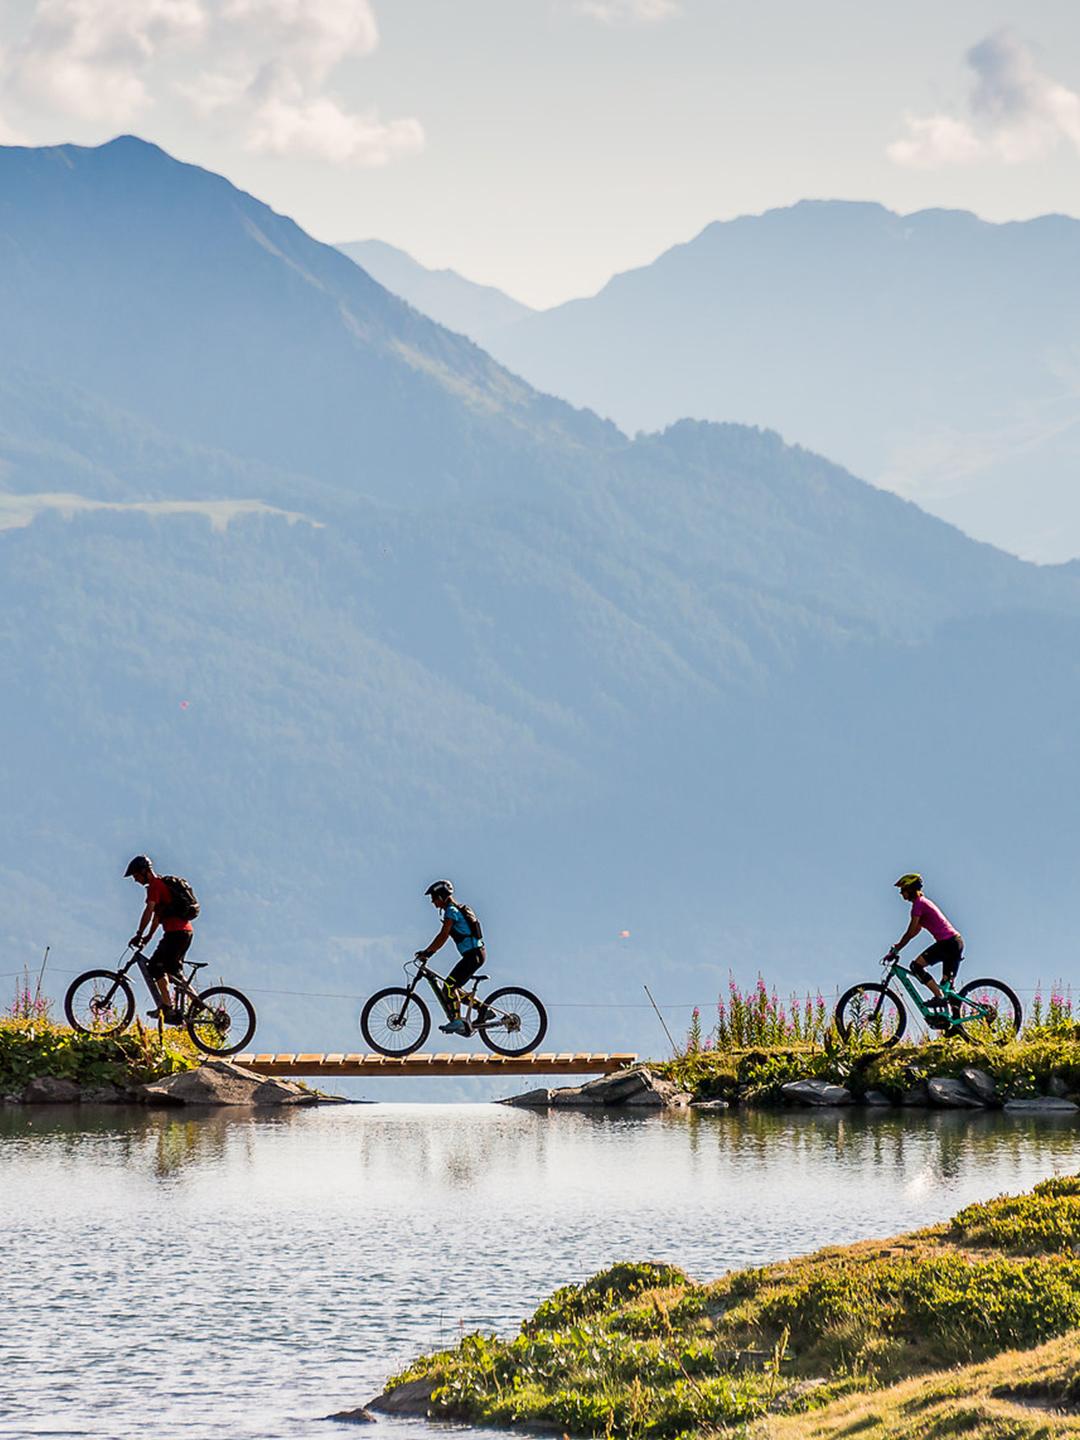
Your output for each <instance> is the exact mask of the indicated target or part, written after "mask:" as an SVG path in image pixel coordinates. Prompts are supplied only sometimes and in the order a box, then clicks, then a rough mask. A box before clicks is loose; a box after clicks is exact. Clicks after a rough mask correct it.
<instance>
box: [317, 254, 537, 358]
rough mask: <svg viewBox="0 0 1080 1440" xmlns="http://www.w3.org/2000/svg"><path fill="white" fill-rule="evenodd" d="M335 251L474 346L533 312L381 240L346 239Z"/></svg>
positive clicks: (492, 288) (498, 293)
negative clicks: (433, 266) (473, 342)
mask: <svg viewBox="0 0 1080 1440" xmlns="http://www.w3.org/2000/svg"><path fill="white" fill-rule="evenodd" d="M337 248H338V249H339V250H340V251H341V252H342V254H343V255H347V256H348V257H349V259H350V260H353V261H355V263H356V264H357V265H359V266H360V267H361V268H362V269H364V270H366V271H367V272H368V274H369V275H371V276H372V278H373V279H375V280H377V281H378V282H379V284H380V285H384V286H385V287H386V289H387V290H389V291H390V292H391V293H392V294H394V295H397V296H399V297H400V298H401V299H402V300H405V301H407V302H408V303H409V304H410V305H412V306H413V307H414V308H415V309H417V310H419V311H420V312H421V313H422V314H424V315H428V316H430V317H431V319H432V320H437V321H438V322H439V324H440V325H445V326H446V328H447V329H448V330H454V331H456V332H457V333H458V334H461V335H467V336H468V337H469V339H470V340H474V341H475V342H476V344H478V345H484V346H487V344H488V343H489V342H490V340H491V338H492V337H493V336H494V335H495V334H497V333H498V332H499V331H500V330H505V329H507V328H508V327H509V326H511V325H513V324H515V323H516V322H517V321H519V320H521V319H524V318H525V317H526V316H528V315H532V314H535V313H536V312H535V311H533V310H531V309H530V308H529V306H528V305H524V304H522V302H521V301H520V300H515V299H514V298H513V297H512V296H510V295H507V294H505V293H504V292H503V291H502V290H498V289H496V287H495V286H494V285H481V284H478V283H477V282H476V281H475V280H467V279H466V278H465V276H464V275H459V274H458V272H457V271H456V270H450V269H441V270H432V269H429V268H428V266H426V265H422V264H421V263H420V261H419V260H414V259H413V257H412V256H411V255H410V254H409V253H408V252H407V251H405V250H400V249H399V248H398V247H397V246H396V245H389V244H387V242H386V241H385V240H350V241H345V242H343V243H342V244H340V245H339V246H338V247H337Z"/></svg>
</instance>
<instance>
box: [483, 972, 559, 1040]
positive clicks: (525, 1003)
mask: <svg viewBox="0 0 1080 1440" xmlns="http://www.w3.org/2000/svg"><path fill="white" fill-rule="evenodd" d="M479 1006H480V1008H479V1013H478V1016H477V1019H476V1021H475V1025H476V1030H477V1033H478V1034H479V1036H480V1039H481V1040H483V1042H484V1044H485V1045H486V1046H487V1048H488V1049H489V1050H494V1052H495V1054H496V1055H527V1054H528V1053H529V1051H530V1050H535V1049H536V1047H537V1046H538V1045H539V1044H540V1042H541V1040H543V1038H544V1036H545V1035H546V1034H547V1025H548V1021H547V1011H546V1010H545V1009H544V1007H543V1005H542V1004H541V1003H540V1001H539V1000H538V999H537V998H536V996H535V995H534V994H533V993H532V991H531V990H522V989H520V988H519V987H518V986H516V985H508V986H506V987H505V988H504V989H502V990H493V991H492V993H491V994H490V995H489V996H488V997H487V999H486V1000H481V1001H480V1002H479Z"/></svg>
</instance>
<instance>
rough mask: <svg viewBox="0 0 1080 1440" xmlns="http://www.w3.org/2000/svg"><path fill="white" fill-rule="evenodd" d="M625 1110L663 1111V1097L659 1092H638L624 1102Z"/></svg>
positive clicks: (651, 1090) (649, 1090)
mask: <svg viewBox="0 0 1080 1440" xmlns="http://www.w3.org/2000/svg"><path fill="white" fill-rule="evenodd" d="M625 1103H626V1108H627V1109H634V1110H663V1109H664V1108H665V1101H664V1097H663V1096H662V1095H661V1094H660V1092H659V1090H653V1089H651V1088H650V1089H648V1090H639V1091H638V1093H637V1094H636V1095H631V1096H630V1098H629V1099H628V1100H627V1101H626V1102H625Z"/></svg>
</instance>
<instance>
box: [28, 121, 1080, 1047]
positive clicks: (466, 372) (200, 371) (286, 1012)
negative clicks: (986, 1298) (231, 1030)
mask: <svg viewBox="0 0 1080 1440" xmlns="http://www.w3.org/2000/svg"><path fill="white" fill-rule="evenodd" d="M16 197H17V198H16ZM76 237H77V238H76ZM0 249H2V250H3V252H4V253H5V254H6V255H7V256H8V257H9V258H10V259H11V261H12V263H11V264H8V265H5V266H3V267H0V315H3V317H4V322H3V323H4V326H5V330H6V333H7V335H8V336H9V337H10V336H17V337H18V343H17V344H6V345H4V346H3V347H0V355H2V356H3V360H2V361H0V527H5V528H0V675H2V676H3V677H4V694H3V699H4V703H3V705H0V786H2V793H3V795H4V797H5V818H6V821H7V823H6V825H5V828H4V832H3V838H2V840H0V889H2V892H3V895H4V906H3V910H2V911H0V956H2V957H3V958H4V959H8V958H10V961H11V964H10V965H0V971H2V970H6V969H9V968H10V969H13V968H15V966H16V965H17V964H20V963H22V962H23V960H24V959H28V960H30V961H33V959H34V958H35V957H36V955H37V953H38V947H39V945H44V943H46V942H47V941H50V942H52V944H53V945H54V951H53V958H52V961H51V964H52V965H53V966H54V967H55V970H56V973H57V978H58V980H62V979H63V972H64V971H66V970H74V969H77V968H81V966H83V965H84V964H86V963H90V962H99V961H101V960H104V959H109V958H112V956H113V955H114V954H117V953H119V951H120V950H121V948H122V944H123V940H124V939H125V938H126V937H127V935H128V934H129V933H130V930H131V924H132V920H133V917H134V915H135V913H136V911H137V892H136V891H135V888H134V887H133V886H132V885H131V882H125V881H123V880H122V879H121V876H120V872H121V870H122V868H123V865H124V863H125V862H126V860H127V859H128V857H129V855H130V854H131V853H133V852H134V851H135V850H138V849H142V848H146V849H148V850H149V852H150V853H151V854H152V855H154V856H155V858H157V859H158V860H159V861H160V863H161V864H162V865H164V866H165V867H166V868H168V869H170V870H177V871H179V872H180V873H184V874H187V875H188V876H189V878H190V879H191V880H192V881H193V883H194V884H195V887H196V890H197V891H198V892H199V894H200V896H201V898H202V900H203V902H204V915H203V917H202V918H201V919H200V922H199V926H200V946H201V947H202V949H203V952H204V958H207V959H211V960H212V961H213V963H214V964H215V965H218V964H220V968H221V969H222V970H223V971H225V972H227V973H228V974H229V975H231V976H233V977H234V978H235V979H236V980H238V981H239V982H240V983H242V984H244V985H246V986H249V987H250V988H251V989H252V990H253V991H254V992H255V995H256V998H257V1000H258V1001H259V1005H260V1011H261V1015H262V1027H261V1030H260V1042H261V1043H262V1044H264V1045H267V1046H280V1047H282V1048H284V1047H285V1046H286V1045H289V1046H304V1047H308V1046H311V1047H322V1046H325V1047H326V1048H328V1049H340V1048H343V1047H350V1048H352V1047H355V1045H356V1044H357V1043H358V1041H357V1038H356V1030H355V1018H356V1013H357V1011H358V1008H359V1002H358V999H357V998H355V997H358V996H361V995H363V994H365V993H367V992H369V991H370V990H371V989H373V988H375V987H376V986H377V985H380V984H384V983H392V982H393V980H394V978H395V976H396V975H397V974H398V973H399V970H398V967H399V965H400V964H401V963H402V961H403V960H404V959H405V958H406V957H407V956H408V955H409V954H411V952H412V950H413V949H415V948H416V947H417V945H419V944H420V943H422V942H424V941H426V940H427V939H428V938H430V934H431V932H432V914H431V911H430V907H429V906H428V905H427V902H426V901H424V900H423V898H422V896H421V893H420V892H421V891H422V889H423V887H424V885H426V884H427V883H428V882H429V881H430V880H431V879H433V878H435V876H436V875H439V874H450V875H451V876H452V877H453V878H454V879H455V880H456V881H457V882H458V885H459V888H460V889H461V891H462V892H463V893H464V894H465V896H466V897H467V898H468V899H469V900H471V901H472V902H473V903H474V904H475V905H476V907H477V909H478V910H479V911H480V913H481V916H482V918H483V920H484V922H485V929H486V931H487V933H488V935H489V937H490V940H491V957H492V959H491V964H492V971H493V974H495V975H496V976H497V977H498V978H500V979H514V978H516V979H521V980H524V981H525V982H526V983H532V984H533V985H534V986H535V988H537V989H538V990H540V991H541V993H543V994H544V995H545V996H546V997H547V998H548V1000H549V1001H550V1002H552V1005H553V1010H552V1016H553V1030H552V1035H551V1043H552V1045H553V1046H554V1047H555V1048H568V1047H571V1046H572V1047H574V1048H580V1047H582V1046H586V1045H588V1046H597V1047H604V1048H606V1047H609V1046H610V1047H614V1046H618V1045H631V1046H633V1047H635V1048H646V1047H652V1046H654V1045H655V1044H656V1042H657V1040H658V1039H659V1035H658V1031H657V1029H656V1026H655V1020H654V1019H653V1018H651V1016H650V1014H649V1012H648V1011H647V1010H644V1011H643V1010H640V1009H636V1008H632V1007H635V1006H637V1005H639V1004H641V1003H642V1002H643V1000H644V996H643V995H642V992H641V989H640V986H641V982H642V980H643V979H647V980H648V981H649V983H650V985H651V986H652V988H653V990H654V993H656V994H657V995H658V997H659V998H660V999H661V1000H663V1001H669V1002H673V1003H675V1002H678V1003H680V1004H688V1003H693V1002H699V1003H703V1004H705V1005H707V1004H708V1002H709V1001H710V999H711V998H712V997H713V996H714V995H715V993H716V991H717V989H718V988H719V986H720V985H721V984H723V983H724V982H725V980H726V975H727V971H728V968H729V967H731V968H733V969H734V970H735V971H736V972H737V973H739V974H740V975H742V976H744V977H746V976H752V975H753V973H754V972H755V971H756V969H757V968H758V967H759V966H761V967H762V968H764V969H765V970H766V971H768V972H769V973H770V974H772V975H774V976H775V977H776V978H777V979H778V980H779V981H780V982H782V983H785V984H790V985H793V986H797V987H799V988H816V987H817V985H818V984H819V983H820V984H822V985H823V986H824V987H825V988H826V989H829V988H831V987H832V986H833V985H834V984H835V983H837V982H838V981H840V980H844V979H847V978H850V977H852V976H854V975H857V974H860V973H863V972H865V970H866V969H867V966H868V964H872V961H873V958H874V957H875V956H876V955H878V954H880V953H881V952H882V951H883V949H884V948H885V945H886V943H887V942H888V941H889V940H890V939H892V938H894V936H895V934H896V933H898V932H899V928H900V923H901V918H902V917H901V915H900V914H899V908H900V907H899V906H898V905H897V902H896V900H895V896H894V895H893V893H892V892H891V890H890V882H891V880H892V879H893V878H895V873H899V871H900V870H903V869H908V868H910V867H911V866H912V865H917V866H919V867H921V868H923V869H924V870H926V871H927V872H928V874H929V875H930V876H931V878H932V879H933V881H934V885H933V889H934V891H935V892H936V893H937V896H938V898H939V899H941V900H942V901H943V902H944V903H945V904H946V907H947V908H949V909H950V910H951V911H954V912H956V914H955V918H957V920H958V921H959V922H960V923H961V924H962V926H963V928H964V929H965V932H966V933H967V936H968V939H969V943H970V945H971V948H972V951H973V955H974V956H975V957H977V958H976V959H973V962H972V963H973V965H978V966H979V967H980V968H982V967H983V966H985V967H986V968H987V969H990V970H993V969H995V968H1000V969H1004V970H1006V971H1007V972H1008V973H1009V974H1011V975H1012V976H1013V977H1014V978H1016V977H1017V976H1019V977H1020V979H1021V980H1022V981H1025V980H1027V981H1030V983H1034V975H1035V974H1037V973H1038V972H1039V971H1042V972H1043V973H1044V974H1045V975H1047V976H1049V975H1050V973H1051V972H1052V971H1055V967H1056V968H1057V969H1060V968H1061V962H1059V959H1058V957H1059V955H1061V954H1067V953H1068V951H1067V945H1068V942H1069V939H1070V937H1071V928H1072V916H1071V913H1070V909H1069V904H1068V900H1069V897H1070V896H1071V885H1072V877H1073V875H1074V874H1075V871H1076V867H1077V864H1078V862H1080V839H1078V837H1077V834H1076V829H1075V823H1074V819H1073V817H1074V815H1075V812H1076V801H1077V791H1078V782H1080V760H1078V758H1077V753H1076V746H1075V742H1074V734H1073V731H1074V728H1075V727H1074V724H1073V715H1074V713H1075V710H1076V707H1077V702H1078V700H1080V669H1078V657H1080V644H1078V641H1080V574H1078V572H1077V570H1076V568H1075V567H1072V566H1065V567H1060V568H1043V569H1040V568H1037V567H1034V566H1031V565H1027V564H1024V563H1023V562H1021V561H1018V560H1016V559H1014V558H1012V557H1010V556H1008V555H1004V554H1002V553H1000V552H998V551H996V550H994V549H992V548H990V547H989V546H985V545H978V544H975V543H973V542H971V541H970V540H968V539H966V538H965V537H964V536H963V535H961V534H960V533H959V532H957V531H955V530H953V529H952V528H950V527H949V526H947V525H945V524H943V523H941V522H940V521H938V520H935V519H933V518H931V517H929V516H927V515H925V514H924V513H922V512H921V511H920V510H918V509H917V508H916V507H915V506H913V505H911V504H909V503H906V502H904V501H902V500H899V499H897V498H896V497H895V496H892V495H888V494H884V493H881V492H880V491H877V490H875V489H873V488H872V487H870V486H868V485H866V484H864V483H862V482H861V481H859V480H856V479H855V478H853V477H852V476H851V475H849V474H847V473H845V472H844V471H842V470H840V469H838V468H836V467H835V466H833V465H831V464H830V463H828V462H827V461H825V460H822V459H820V458H819V457H817V456H816V455H813V454H811V453H809V452H807V451H805V450H800V449H796V448H791V447H788V446H785V445H784V444H783V443H782V442H781V441H780V439H779V438H778V437H777V436H776V435H774V434H768V433H763V432H759V431H756V430H752V429H747V428H745V427H741V426H735V425H711V424H704V423H697V422H683V423H680V424H678V425H675V426H673V427H671V428H670V429H668V430H667V431H665V432H664V433H662V434H657V435H649V436H643V437H640V438H639V439H637V440H634V441H631V440H628V439H627V438H626V437H625V436H623V435H622V434H620V432H619V431H617V430H616V429H615V428H614V427H613V426H611V425H608V424H605V423H604V422H602V421H600V420H598V419H597V418H596V417H595V416H592V415H589V414H588V413H586V412H580V411H574V410H572V409H570V408H569V407H568V406H567V405H565V404H563V403H562V402H559V401H556V400H551V399H549V398H547V397H545V396H543V395H540V394H538V393H536V392H535V391H532V390H530V389H529V388H528V386H526V385H525V384H523V383H522V382H520V381H518V380H515V379H514V378H513V377H511V376H510V375H508V374H507V373H506V372H505V371H503V370H501V369H500V368H499V367H498V366H497V365H496V364H495V363H494V362H493V361H491V360H490V359H489V358H488V357H487V356H486V355H484V354H483V353H482V352H480V351H479V350H477V349H476V347H475V346H473V345H471V344H470V343H469V342H467V341H466V340H463V339H461V338H460V337H457V336H453V335H450V334H449V333H447V332H446V331H444V330H441V329H440V328H439V327H438V326H436V325H435V324H433V323H432V322H430V321H428V320H426V319H424V318H423V317H421V316H419V315H418V314H417V313H416V312H415V311H413V310H412V309H410V308H409V307H408V306H407V305H405V304H404V303H402V302H401V301H400V300H398V299H397V298H395V297H393V296H391V295H389V294H388V293H387V292H386V291H385V290H383V289H382V288H381V287H380V286H379V285H378V284H376V282H374V281H373V280H371V279H369V278H368V277H367V276H366V275H364V274H363V273H362V272H361V271H360V270H359V269H358V268H357V267H356V266H355V265H354V264H353V263H352V262H351V261H348V260H347V259H346V258H345V257H343V256H341V255H340V254H338V253H337V252H336V251H334V250H333V249H330V248H328V247H326V246H322V245H319V244H317V243H316V242H315V241H313V240H311V239H310V238H309V237H308V236H306V235H305V234H304V233H303V232H302V231H300V230H299V229H298V228H297V227H296V226H295V225H293V224H292V223H291V222H289V221H287V220H284V219H282V218H281V217H280V216H276V215H274V214H273V212H271V211H270V210H268V209H267V208H266V207H264V206H262V205H260V204H259V203H258V202H257V201H255V200H253V199H252V198H251V197H250V196H246V195H243V194H241V193H240V192H238V191H236V190H235V189H234V188H233V187H232V186H230V185H228V184H226V182H224V181H223V180H220V179H219V178H217V177H215V176H212V175H209V174H207V173H205V172H203V171H200V170H196V169H194V168H192V167H187V166H183V165H180V164H178V163H177V162H175V161H173V160H171V159H170V158H169V157H168V156H166V155H164V154H163V153H162V152H161V151H159V150H157V149H155V148H154V147H152V146H146V145H143V144H141V143H139V142H137V141H134V140H130V139H128V140H124V141H119V142H115V143H114V144H112V145H108V146H104V147H101V148H100V149H98V150H81V149H78V148H76V147H63V148H62V149H58V150H43V151H26V150H6V151H5V150H0ZM58 496H60V497H69V498H66V499H57V497H58ZM70 497H75V498H70ZM1006 884H1007V887H1008V903H1007V904H1006V903H1003V900H1002V887H1003V885H1006ZM125 927H126V928H125ZM622 930H629V931H630V932H631V933H630V938H629V939H627V940H623V939H620V931H622ZM3 983H4V982H3V981H0V986H2V985H3ZM0 993H2V991H0ZM687 1018H688V1011H687V1010H686V1009H683V1010H681V1011H677V1012H674V1013H673V1014H672V1017H671V1019H672V1023H673V1024H674V1026H675V1027H676V1028H682V1026H683V1025H684V1024H685V1022H686V1019H687ZM706 1019H707V1017H706Z"/></svg>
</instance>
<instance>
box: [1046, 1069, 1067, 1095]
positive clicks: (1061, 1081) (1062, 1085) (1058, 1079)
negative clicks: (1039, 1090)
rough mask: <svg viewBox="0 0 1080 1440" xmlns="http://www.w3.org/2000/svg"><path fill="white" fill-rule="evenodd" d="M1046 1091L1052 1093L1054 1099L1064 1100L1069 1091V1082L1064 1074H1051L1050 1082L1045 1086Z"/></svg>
mask: <svg viewBox="0 0 1080 1440" xmlns="http://www.w3.org/2000/svg"><path fill="white" fill-rule="evenodd" d="M1046 1093H1047V1094H1048V1095H1053V1096H1054V1098H1055V1099H1056V1100H1064V1099H1065V1097H1066V1096H1067V1095H1068V1093H1069V1082H1068V1081H1067V1080H1066V1079H1065V1077H1064V1075H1051V1076H1050V1084H1049V1085H1047V1087H1046Z"/></svg>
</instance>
